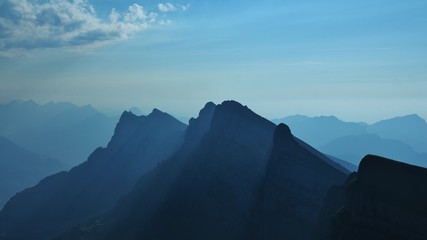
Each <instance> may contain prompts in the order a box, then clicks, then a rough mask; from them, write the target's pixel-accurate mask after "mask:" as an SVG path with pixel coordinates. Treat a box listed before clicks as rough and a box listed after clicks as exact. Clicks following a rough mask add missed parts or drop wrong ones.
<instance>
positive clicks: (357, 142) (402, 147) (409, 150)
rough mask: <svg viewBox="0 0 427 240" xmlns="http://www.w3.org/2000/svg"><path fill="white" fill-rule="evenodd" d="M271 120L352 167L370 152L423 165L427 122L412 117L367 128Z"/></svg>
mask: <svg viewBox="0 0 427 240" xmlns="http://www.w3.org/2000/svg"><path fill="white" fill-rule="evenodd" d="M273 121H274V122H276V123H280V122H284V123H286V124H288V126H289V127H290V128H291V129H292V131H293V132H294V133H295V134H296V135H297V136H299V137H300V138H301V139H302V140H304V141H306V142H307V143H309V144H312V145H313V146H315V147H316V148H318V149H319V150H321V151H324V152H325V153H327V154H330V155H332V156H335V157H338V158H340V159H342V160H344V161H348V162H350V163H352V164H358V163H359V161H360V159H362V157H363V156H365V155H366V154H369V153H371V154H378V155H381V156H385V157H389V158H396V159H400V160H401V161H404V162H407V163H410V164H415V165H418V166H423V167H426V166H427V163H426V162H427V158H426V157H425V156H426V155H427V123H426V122H425V120H424V119H422V118H420V117H419V116H418V115H415V114H413V115H408V116H403V117H396V118H392V119H388V120H383V121H379V122H377V123H374V124H371V125H369V124H366V123H354V122H353V123H352V122H344V121H342V120H339V119H338V118H336V117H332V116H331V117H307V116H303V115H295V116H290V117H286V118H282V119H276V120H273ZM342 164H344V163H342ZM344 165H345V164H344Z"/></svg>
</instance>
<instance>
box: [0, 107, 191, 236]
mask: <svg viewBox="0 0 427 240" xmlns="http://www.w3.org/2000/svg"><path fill="white" fill-rule="evenodd" d="M185 128H186V125H185V124H183V123H181V122H179V121H178V120H176V119H175V118H173V117H171V116H170V115H168V114H166V113H163V112H160V111H159V110H156V109H155V110H153V112H152V113H151V114H150V115H148V116H141V117H137V116H135V115H133V114H132V113H129V112H124V113H123V114H122V116H121V119H120V122H119V123H118V124H117V127H116V129H115V134H114V136H113V137H112V139H111V141H110V143H109V144H108V147H107V148H98V149H96V150H95V151H94V152H93V153H92V154H91V155H90V156H89V158H88V160H87V161H86V162H84V163H83V164H81V165H79V166H77V167H75V168H73V169H71V170H70V171H69V172H62V173H59V174H56V175H53V176H51V177H48V178H46V179H44V180H43V181H41V182H40V184H38V185H37V186H35V187H33V188H29V189H27V190H25V191H23V192H21V193H19V194H17V195H16V196H15V197H13V198H12V199H11V200H10V201H9V202H8V204H7V205H6V206H5V208H4V209H3V211H2V212H0V239H50V238H51V237H53V236H54V235H56V234H58V233H60V232H63V231H65V230H68V229H69V228H71V227H72V226H75V225H77V224H79V223H84V222H87V221H88V220H89V219H90V218H92V217H94V216H96V215H99V214H101V213H103V212H105V211H107V210H109V209H111V208H112V207H113V206H114V204H115V203H116V202H117V200H118V199H119V197H121V196H122V195H123V194H125V193H127V192H128V191H129V190H130V189H131V188H132V187H133V186H134V184H135V183H136V181H137V179H138V178H139V177H140V176H141V175H142V174H144V173H145V172H147V171H148V170H150V169H152V168H153V167H155V166H156V165H157V164H158V163H160V162H161V161H162V160H164V159H166V158H168V157H170V156H171V155H172V154H173V153H174V152H175V151H176V150H177V149H178V148H179V147H180V145H181V144H182V141H183V137H184V135H183V134H184V131H185Z"/></svg>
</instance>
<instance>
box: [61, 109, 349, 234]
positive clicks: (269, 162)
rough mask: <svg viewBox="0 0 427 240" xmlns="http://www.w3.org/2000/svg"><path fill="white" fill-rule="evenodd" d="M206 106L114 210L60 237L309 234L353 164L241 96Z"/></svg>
mask: <svg viewBox="0 0 427 240" xmlns="http://www.w3.org/2000/svg"><path fill="white" fill-rule="evenodd" d="M207 106H208V105H207ZM205 108H206V107H205ZM208 113H210V111H207V110H204V111H201V114H200V116H199V118H197V119H192V120H191V121H190V125H189V127H188V128H187V132H186V138H185V141H184V144H183V146H182V148H181V149H180V150H179V151H178V152H177V153H176V154H175V155H174V156H173V157H171V158H170V159H168V160H166V161H164V162H162V163H161V164H160V165H159V166H158V167H156V168H155V169H153V170H152V171H150V172H149V173H147V174H145V175H144V176H142V178H141V179H140V180H139V182H138V183H137V184H136V185H135V187H134V188H133V190H132V191H131V192H130V193H129V194H128V195H126V196H124V197H123V198H122V199H121V200H120V201H119V202H118V204H117V205H116V207H115V208H114V209H113V210H112V211H110V212H108V213H106V214H104V215H102V216H99V217H97V218H95V219H93V220H92V221H90V222H89V223H88V224H85V225H81V226H78V227H76V228H74V229H73V231H70V232H67V233H64V234H63V235H61V236H60V237H58V238H57V239H79V238H84V239H156V240H161V239H168V240H173V239H207V240H209V239H224V240H226V239H248V238H255V239H265V238H264V237H265V236H270V237H271V238H269V239H278V238H284V239H286V237H290V236H293V237H295V238H294V239H306V237H307V232H308V231H309V230H311V228H312V227H313V226H314V224H315V220H316V219H317V215H318V213H319V212H320V208H321V206H322V203H323V198H324V197H325V196H326V193H327V189H329V187H330V186H332V185H334V184H342V183H343V182H344V181H345V179H346V178H347V175H346V173H347V172H346V171H345V170H343V168H342V167H339V166H338V165H336V163H334V162H332V161H331V160H329V159H328V162H326V161H325V160H324V159H327V158H326V157H325V156H323V157H322V158H321V157H318V156H317V155H319V156H320V155H321V154H320V153H319V152H317V151H315V150H314V149H311V148H310V149H307V146H306V145H304V144H302V142H301V141H300V140H299V139H297V138H295V137H293V135H292V134H291V133H290V130H289V128H287V127H286V126H285V125H280V126H279V127H277V128H276V126H275V125H274V124H273V123H271V122H269V121H268V120H266V119H264V118H262V117H260V116H258V115H256V114H255V113H253V112H252V111H251V110H250V109H248V108H247V107H244V106H242V105H240V104H239V103H237V102H233V101H226V102H223V103H222V104H221V105H218V106H216V107H215V108H214V112H213V115H212V114H208ZM210 116H211V119H210ZM331 164H332V165H334V166H337V167H339V169H340V170H338V169H337V168H335V167H334V166H332V165H331ZM344 172H345V173H344ZM305 208H307V209H306V210H304V209H305ZM275 209H277V210H279V211H278V212H274V210H275ZM273 212H274V213H273ZM276 220H279V222H275V225H274V226H272V227H269V226H266V225H264V224H262V222H269V223H271V222H274V221H276ZM288 222H295V223H296V224H301V225H300V226H299V229H304V230H306V231H307V232H304V231H302V232H299V233H296V231H292V229H290V227H288V226H286V224H287V223H288ZM282 228H286V229H288V230H289V231H290V232H285V231H283V229H282Z"/></svg>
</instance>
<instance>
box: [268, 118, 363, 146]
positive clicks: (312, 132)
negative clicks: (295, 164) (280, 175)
mask: <svg viewBox="0 0 427 240" xmlns="http://www.w3.org/2000/svg"><path fill="white" fill-rule="evenodd" d="M273 122H274V123H276V124H279V123H285V124H286V125H288V126H289V127H290V128H291V129H292V132H293V133H294V134H295V135H296V136H298V137H299V138H301V139H302V140H303V141H305V142H307V143H308V144H310V145H312V146H314V147H319V146H322V145H324V144H327V143H328V142H330V141H332V140H334V139H336V138H339V137H344V136H347V135H358V134H363V133H366V124H364V123H353V122H344V121H342V120H340V119H338V118H336V117H334V116H321V117H307V116H302V115H294V116H289V117H286V118H282V119H275V120H273Z"/></svg>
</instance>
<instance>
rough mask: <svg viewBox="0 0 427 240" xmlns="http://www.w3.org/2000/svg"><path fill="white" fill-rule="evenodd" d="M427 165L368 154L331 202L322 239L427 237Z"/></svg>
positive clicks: (332, 192) (323, 221)
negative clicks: (411, 163) (422, 165)
mask: <svg viewBox="0 0 427 240" xmlns="http://www.w3.org/2000/svg"><path fill="white" fill-rule="evenodd" d="M426 182H427V169H425V168H420V167H416V166H412V165H408V164H405V163H401V162H396V161H393V160H390V159H386V158H382V157H378V156H373V155H368V156H366V157H364V158H363V159H362V161H361V163H360V165H359V170H358V172H357V174H353V175H351V176H350V177H349V179H348V181H347V183H346V185H344V186H337V187H334V188H332V189H331V190H330V191H329V193H328V197H327V199H326V200H325V204H324V207H323V209H322V214H321V215H320V217H319V225H318V229H317V232H316V239H325V240H326V239H327V240H335V239H348V240H353V239H355V240H356V239H367V240H371V239H372V240H373V239H375V240H377V239H396V240H397V239H399V240H400V239H402V240H403V239H413V240H418V239H419V240H421V239H427V189H426V188H425V183H426Z"/></svg>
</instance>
